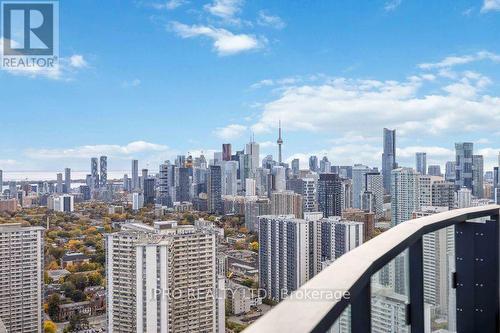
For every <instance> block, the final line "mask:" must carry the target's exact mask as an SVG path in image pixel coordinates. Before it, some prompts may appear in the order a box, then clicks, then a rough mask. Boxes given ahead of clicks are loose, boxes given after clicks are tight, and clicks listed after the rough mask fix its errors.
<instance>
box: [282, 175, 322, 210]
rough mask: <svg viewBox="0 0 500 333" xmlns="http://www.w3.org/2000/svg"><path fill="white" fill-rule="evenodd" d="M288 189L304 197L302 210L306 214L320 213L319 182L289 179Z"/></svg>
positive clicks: (310, 179)
mask: <svg viewBox="0 0 500 333" xmlns="http://www.w3.org/2000/svg"><path fill="white" fill-rule="evenodd" d="M287 189H288V190H291V191H294V192H295V193H297V194H300V195H301V196H302V210H303V211H304V212H317V211H318V200H317V198H318V194H317V182H316V179H314V178H295V179H289V180H288V182H287Z"/></svg>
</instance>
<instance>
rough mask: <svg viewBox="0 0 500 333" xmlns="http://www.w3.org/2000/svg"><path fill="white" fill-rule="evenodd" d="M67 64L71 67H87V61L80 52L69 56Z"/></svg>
mask: <svg viewBox="0 0 500 333" xmlns="http://www.w3.org/2000/svg"><path fill="white" fill-rule="evenodd" d="M69 64H70V66H71V67H74V68H83V67H87V66H88V64H87V61H86V60H85V59H84V58H83V55H81V54H74V55H72V56H71V57H69Z"/></svg>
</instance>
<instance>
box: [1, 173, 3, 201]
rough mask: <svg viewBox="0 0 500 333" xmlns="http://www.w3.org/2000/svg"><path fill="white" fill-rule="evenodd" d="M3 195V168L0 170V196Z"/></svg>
mask: <svg viewBox="0 0 500 333" xmlns="http://www.w3.org/2000/svg"><path fill="white" fill-rule="evenodd" d="M2 195H3V170H0V197H2Z"/></svg>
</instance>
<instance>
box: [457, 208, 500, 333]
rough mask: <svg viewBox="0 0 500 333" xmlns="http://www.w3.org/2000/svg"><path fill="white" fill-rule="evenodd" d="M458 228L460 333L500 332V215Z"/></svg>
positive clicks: (458, 226)
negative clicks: (499, 313)
mask: <svg viewBox="0 0 500 333" xmlns="http://www.w3.org/2000/svg"><path fill="white" fill-rule="evenodd" d="M492 218H493V219H494V220H493V221H487V222H486V223H475V222H465V223H459V224H457V225H456V232H455V247H456V249H455V251H456V287H457V289H456V291H457V309H456V311H457V332H459V333H461V332H484V333H489V332H491V333H497V332H499V329H500V327H499V318H498V312H499V284H498V282H499V258H500V257H499V251H500V250H499V226H498V215H496V216H492Z"/></svg>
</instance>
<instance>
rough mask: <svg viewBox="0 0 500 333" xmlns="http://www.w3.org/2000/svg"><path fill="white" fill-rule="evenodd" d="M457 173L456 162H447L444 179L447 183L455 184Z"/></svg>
mask: <svg viewBox="0 0 500 333" xmlns="http://www.w3.org/2000/svg"><path fill="white" fill-rule="evenodd" d="M455 173H456V171H455V162H453V161H448V162H446V166H445V174H444V179H445V180H446V181H447V182H453V183H455Z"/></svg>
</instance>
